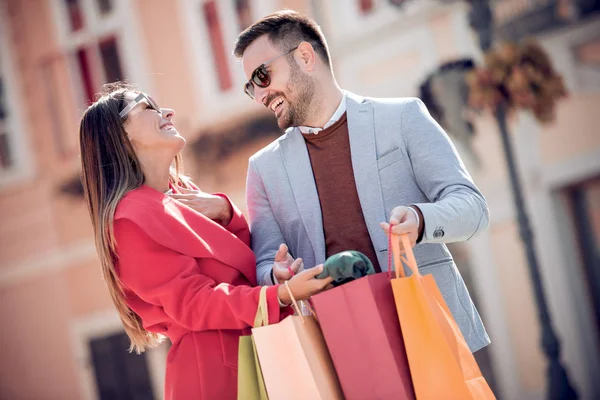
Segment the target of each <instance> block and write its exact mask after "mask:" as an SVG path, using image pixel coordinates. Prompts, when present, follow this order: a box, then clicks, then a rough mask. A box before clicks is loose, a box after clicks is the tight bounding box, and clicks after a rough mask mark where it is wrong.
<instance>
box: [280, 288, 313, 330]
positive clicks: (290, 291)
mask: <svg viewBox="0 0 600 400" xmlns="http://www.w3.org/2000/svg"><path fill="white" fill-rule="evenodd" d="M284 284H285V288H286V289H287V292H288V294H289V295H290V299H291V300H292V305H293V307H294V309H295V310H296V312H297V313H298V315H299V316H300V317H301V318H302V322H304V315H302V311H300V307H299V306H298V302H296V298H295V297H294V295H293V294H292V290H291V289H290V286H289V285H288V281H285V282H284ZM303 303H304V304H305V305H306V308H308V310H309V311H310V313H311V314H312V315H313V317H315V319H317V314H315V311H314V310H313V308H312V306H311V305H310V302H308V301H304V302H303Z"/></svg>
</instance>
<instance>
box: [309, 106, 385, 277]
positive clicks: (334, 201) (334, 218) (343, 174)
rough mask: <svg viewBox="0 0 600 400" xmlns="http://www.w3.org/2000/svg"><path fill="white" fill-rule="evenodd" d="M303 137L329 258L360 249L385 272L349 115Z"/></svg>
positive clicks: (379, 269)
mask: <svg viewBox="0 0 600 400" xmlns="http://www.w3.org/2000/svg"><path fill="white" fill-rule="evenodd" d="M303 136H304V140H305V141H306V147H307V149H308V154H309V156H310V162H311V164H312V170H313V175H314V177H315V183H316V185H317V192H318V193H319V202H320V203H321V212H322V214H323V231H324V233H325V249H326V250H325V251H326V254H327V257H330V256H332V255H334V254H336V253H339V252H341V251H346V250H357V251H360V252H361V253H363V254H365V255H366V256H367V257H368V258H369V260H371V262H372V263H373V266H374V267H375V270H376V271H377V272H381V268H380V266H379V262H378V261H377V254H376V253H375V250H374V248H373V243H372V242H371V237H370V236H369V231H368V230H367V225H366V223H365V218H364V216H363V213H362V209H361V207H360V201H359V199H358V193H357V191H356V183H355V181H354V171H353V169H352V159H351V156H350V138H349V137H348V120H347V119H346V114H345V113H344V115H342V117H341V118H340V119H339V121H337V122H336V123H335V124H333V125H332V126H330V127H328V128H327V129H324V130H322V131H320V132H319V133H318V134H316V135H315V134H304V135H303Z"/></svg>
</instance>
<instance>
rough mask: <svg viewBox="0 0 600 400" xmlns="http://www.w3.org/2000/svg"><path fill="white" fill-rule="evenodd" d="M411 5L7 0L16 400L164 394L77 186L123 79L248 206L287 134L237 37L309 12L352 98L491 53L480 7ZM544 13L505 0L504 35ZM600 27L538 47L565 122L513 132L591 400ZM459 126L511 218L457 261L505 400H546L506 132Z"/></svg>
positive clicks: (406, 91) (9, 319) (3, 194)
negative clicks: (236, 54) (257, 173)
mask: <svg viewBox="0 0 600 400" xmlns="http://www.w3.org/2000/svg"><path fill="white" fill-rule="evenodd" d="M405 3H406V4H405V6H404V7H403V8H401V9H397V8H394V7H393V6H391V5H390V4H389V2H388V1H385V0H371V1H364V0H361V1H358V0H329V1H327V2H323V1H307V0H296V1H292V0H289V1H285V0H219V1H216V0H173V1H164V0H118V1H117V0H0V221H1V223H0V323H1V327H0V329H1V331H0V398H2V399H11V400H12V399H61V400H62V399H117V398H127V399H131V398H140V399H142V398H143V399H147V398H152V397H154V398H160V397H161V395H162V381H163V374H164V358H165V354H166V349H167V345H164V346H162V347H160V348H157V349H155V350H152V351H149V352H148V353H145V354H144V355H142V356H134V355H129V354H128V353H126V351H125V349H126V347H127V346H128V344H127V341H126V338H125V337H124V336H123V330H122V328H121V325H120V323H119V319H118V317H117V315H116V313H115V312H114V311H113V309H112V305H111V302H110V299H109V296H108V293H107V291H106V289H105V287H104V283H103V281H102V276H101V272H100V269H99V265H98V261H97V256H96V253H95V249H94V245H93V240H92V230H91V224H90V223H89V218H88V215H87V210H86V208H85V204H84V202H83V199H82V193H81V186H80V184H79V181H78V168H79V161H78V143H77V140H78V139H77V137H78V132H77V126H78V120H79V116H80V115H81V112H82V111H83V110H84V109H85V107H86V103H87V101H88V100H89V99H90V98H93V95H94V93H95V92H97V91H98V90H99V88H100V86H101V85H102V84H103V83H104V82H107V81H113V80H116V79H127V80H129V81H131V82H134V83H136V84H138V85H139V86H140V88H141V89H142V90H144V91H147V92H149V93H152V95H153V97H155V98H156V99H157V100H158V102H159V103H160V104H163V105H165V106H168V107H171V108H174V109H175V111H176V113H177V116H176V118H175V121H176V123H177V125H178V127H179V129H180V131H181V132H182V133H183V134H184V135H185V136H186V137H187V139H188V146H187V148H186V151H185V158H186V166H187V171H188V173H189V174H190V175H192V177H193V178H194V180H195V181H196V182H197V183H199V184H200V185H201V186H202V188H203V189H204V190H205V191H225V192H227V193H229V194H230V195H231V197H232V198H233V200H234V201H235V202H237V204H238V205H239V206H240V207H241V208H242V209H245V200H244V184H245V173H246V166H247V159H248V157H249V156H250V155H251V154H253V153H254V152H255V151H256V150H258V149H259V148H261V147H262V146H264V145H265V144H267V143H268V142H270V141H271V140H273V139H274V138H275V137H277V136H278V135H279V134H280V133H279V131H278V129H277V126H276V125H275V123H274V121H273V119H272V117H271V116H270V114H269V113H267V112H266V110H262V107H259V106H258V105H256V104H255V103H252V102H250V101H249V100H248V99H247V98H246V96H245V95H244V94H243V92H242V90H241V88H242V85H243V82H244V80H245V79H244V77H243V74H242V72H241V68H240V66H239V65H238V64H237V63H236V61H235V60H234V59H233V57H232V56H231V48H232V45H233V42H234V40H235V37H236V35H237V34H238V33H239V32H240V30H241V29H243V28H245V27H246V26H247V25H249V24H250V23H251V22H252V21H253V20H256V19H258V18H260V17H261V16H263V15H266V14H268V13H270V12H272V11H275V10H277V9H280V8H283V7H289V8H293V9H296V10H299V11H306V12H308V13H309V14H311V15H312V16H314V17H315V18H316V19H317V20H318V21H319V22H320V23H321V24H322V27H323V29H324V31H325V34H326V35H327V37H328V39H329V44H330V47H331V51H332V55H333V62H334V69H335V72H336V76H337V78H338V81H339V83H340V85H342V87H344V88H345V89H348V90H352V91H356V92H358V93H360V94H364V95H369V96H419V95H420V92H419V86H420V85H421V84H422V83H423V82H424V80H425V79H426V78H427V76H428V75H429V74H430V73H431V72H432V71H434V70H436V68H437V67H438V66H439V65H441V64H442V63H444V62H447V61H451V60H455V59H459V58H473V59H475V60H480V59H481V54H480V52H479V51H478V48H477V46H476V43H475V40H474V37H473V34H472V31H471V30H470V28H469V26H468V21H467V12H468V9H467V6H466V5H464V4H462V3H456V4H449V3H446V2H435V1H425V0H418V1H412V2H411V1H407V2H405ZM526 3H527V4H528V5H527V4H526ZM538 3H539V4H542V3H543V4H554V3H556V2H553V1H535V2H525V1H515V0H511V1H505V2H502V3H499V4H498V8H497V10H496V17H497V19H498V22H499V23H500V24H502V23H506V22H510V21H511V20H513V19H515V18H517V17H519V16H520V15H521V14H523V13H524V12H526V11H527V7H532V5H533V7H535V6H536V5H539V4H538ZM540 7H541V6H540ZM599 22H600V19H599V18H598V16H597V14H592V15H591V16H587V17H586V18H583V19H582V20H581V21H578V22H577V23H570V24H565V25H564V26H563V27H560V28H556V27H555V28H552V29H548V30H545V31H543V32H541V31H540V32H539V33H538V34H537V36H538V38H539V40H540V41H541V43H542V44H543V46H544V47H545V48H546V49H547V50H548V52H549V53H550V55H551V57H552V58H553V60H554V62H555V64H556V67H557V69H558V70H559V71H560V72H561V73H562V74H563V75H564V76H565V79H566V82H567V85H568V87H569V90H570V97H569V98H568V99H567V100H565V101H564V102H563V103H561V105H560V106H559V110H558V119H557V121H556V123H555V124H553V125H550V126H548V127H544V126H540V125H538V124H537V123H536V122H535V121H534V120H533V119H532V118H531V117H530V116H528V115H518V116H516V117H515V118H513V119H512V120H511V127H510V128H511V131H512V132H513V134H514V143H515V146H516V147H517V151H516V155H517V158H518V163H519V168H520V172H521V175H522V180H523V184H524V186H525V187H526V195H527V204H528V209H529V211H530V214H531V218H532V223H533V225H534V226H533V227H534V230H535V233H536V246H537V249H538V253H539V256H540V262H541V264H542V265H541V266H542V274H543V276H544V278H545V280H546V292H547V295H548V300H549V303H550V309H551V312H552V313H553V317H554V324H555V326H556V328H557V332H558V334H559V335H560V338H561V340H562V344H563V359H564V361H565V364H566V365H567V368H568V370H569V374H570V377H571V379H572V381H573V382H574V384H575V385H577V388H578V390H579V392H580V394H581V395H582V398H589V399H592V398H597V396H600V393H599V392H598V390H599V389H598V385H597V384H596V382H595V381H594V373H595V372H597V371H598V369H599V368H600V366H599V364H598V359H600V357H598V356H599V355H600V352H599V347H600V346H599V336H598V325H599V324H598V321H600V319H599V317H598V316H599V315H600V303H599V301H600V278H599V274H600V265H599V264H598V262H599V259H598V252H599V250H598V249H599V248H600V134H599V131H598V126H600V114H599V113H598V112H597V110H599V109H600V73H599V72H598V71H599V69H598V65H599V63H600V58H599V56H598V55H599V54H600V28H599V27H600V24H599ZM357 27H360V29H358V28H357ZM448 93H452V92H451V91H449V92H448ZM450 99H452V97H451V96H450ZM450 102H452V101H451V100H450ZM446 122H447V125H448V127H447V129H448V131H449V133H450V134H451V135H453V138H454V139H455V142H456V143H457V146H458V147H459V151H460V152H461V153H462V155H463V157H464V159H465V162H466V163H467V164H468V166H469V169H470V171H471V172H472V174H473V175H474V178H475V180H476V181H477V183H478V185H479V186H480V187H481V189H482V190H483V191H484V194H485V195H486V197H487V199H488V201H489V204H490V209H491V214H492V224H491V227H490V229H489V231H488V232H487V233H486V234H484V235H482V236H481V237H478V238H477V239H476V240H473V241H472V242H469V243H468V244H464V245H458V246H454V247H453V249H452V250H453V252H454V254H455V257H456V259H457V262H458V263H459V267H460V268H461V269H462V270H463V273H464V274H465V277H466V278H467V283H468V285H469V288H470V290H471V291H472V292H473V293H474V295H475V297H476V301H477V303H478V307H479V308H480V311H481V312H482V316H483V318H484V322H485V323H486V325H487V326H488V328H489V332H490V335H491V338H492V342H493V344H492V345H491V346H490V347H489V349H487V350H486V351H485V352H483V353H481V354H478V357H479V359H480V363H481V365H482V368H483V369H484V370H485V371H486V374H488V376H489V378H490V380H491V381H493V383H494V385H495V387H496V389H497V391H498V393H499V395H500V396H501V398H504V399H538V398H542V397H544V390H545V372H544V371H545V360H544V358H543V357H542V353H541V350H540V345H539V335H540V328H539V324H538V321H537V318H536V314H535V313H536V308H535V304H534V299H533V295H532V292H531V286H530V281H529V278H528V274H527V267H526V263H525V258H524V255H523V251H522V247H521V245H520V242H519V238H518V232H517V228H518V226H517V224H516V217H515V212H514V209H513V207H512V202H511V197H510V196H511V193H510V190H509V185H508V181H507V178H506V172H505V166H504V161H503V158H502V152H501V148H500V143H499V136H498V134H497V133H496V128H495V126H494V124H493V121H492V120H491V119H490V118H488V117H485V116H484V117H481V118H479V119H478V120H477V121H476V124H475V125H476V134H475V135H473V136H472V137H469V138H468V140H463V139H464V137H462V136H461V134H462V132H461V131H460V127H457V126H456V125H452V122H448V121H446ZM475 156H476V157H475ZM477 160H478V162H477Z"/></svg>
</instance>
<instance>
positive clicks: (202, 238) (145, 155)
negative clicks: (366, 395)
mask: <svg viewBox="0 0 600 400" xmlns="http://www.w3.org/2000/svg"><path fill="white" fill-rule="evenodd" d="M173 115H174V112H173V110H170V109H166V108H159V107H158V106H157V105H156V103H155V102H154V101H153V100H152V99H151V98H150V97H149V96H147V95H146V94H144V93H140V92H138V91H136V90H134V89H133V87H130V86H125V85H124V84H116V85H111V86H109V87H107V90H106V92H105V94H104V95H103V96H102V97H100V98H99V99H98V100H97V101H96V102H95V103H94V104H92V105H91V106H90V107H89V108H88V109H87V110H86V111H85V113H84V115H83V117H82V119H81V123H80V131H79V134H80V145H81V162H82V170H83V171H82V180H83V186H84V190H85V196H86V201H87V203H88V207H89V211H90V216H91V219H92V224H93V227H94V234H95V238H96V247H97V251H98V254H99V256H100V260H101V264H102V270H103V273H104V278H105V280H106V282H107V284H108V289H109V291H110V294H111V297H112V300H113V302H114V304H115V307H116V308H117V311H118V312H119V315H120V317H121V320H122V322H123V325H124V327H125V331H126V332H127V335H128V336H129V338H130V339H131V348H130V350H135V351H136V352H137V353H140V352H142V351H144V350H145V349H146V348H149V347H152V346H155V345H157V344H159V343H160V341H161V337H163V335H165V336H168V337H169V339H170V340H171V342H172V347H171V349H170V351H169V355H168V358H167V373H166V382H165V399H184V398H185V399H187V398H194V399H229V398H235V397H236V392H237V357H238V354H237V349H238V338H239V336H240V335H243V334H248V333H249V328H250V327H251V326H252V324H253V322H254V317H255V314H256V309H257V305H258V297H259V292H260V288H259V287H253V286H255V285H256V266H255V258H254V254H253V253H252V251H251V250H250V248H249V243H250V232H249V230H248V225H247V223H246V221H245V219H244V217H243V215H242V213H241V212H240V211H239V210H238V209H237V207H236V206H235V205H234V204H233V203H232V202H231V201H230V200H229V199H228V198H227V197H226V196H225V195H221V194H219V195H207V194H202V193H200V192H199V191H198V190H197V188H196V187H195V186H194V185H193V184H192V183H191V182H190V180H189V179H188V178H186V177H185V176H183V174H182V168H181V167H182V164H181V156H180V154H179V153H180V151H181V150H182V149H183V147H184V146H185V139H184V138H183V137H181V136H180V135H179V133H178V132H177V130H176V128H175V125H174V124H173ZM167 194H174V197H178V196H177V194H179V196H181V195H182V194H186V195H187V196H188V197H189V195H190V194H196V195H197V196H198V198H200V199H201V200H202V201H201V203H202V207H199V208H200V209H201V211H202V212H198V211H196V210H194V209H192V208H190V207H189V206H188V205H185V204H184V200H182V201H179V200H176V199H174V198H172V197H170V196H169V195H167ZM183 197H186V196H183ZM299 262H300V261H299V260H297V261H296V263H299ZM297 266H298V265H294V266H293V268H296V267H297ZM321 270H322V267H320V268H313V269H311V270H306V271H304V272H302V273H299V274H297V275H296V276H295V277H294V278H292V279H291V280H290V281H289V282H288V283H289V287H290V289H291V291H292V292H293V294H294V296H295V297H296V298H297V299H306V298H308V297H310V296H311V295H312V294H315V293H318V292H319V291H321V290H322V289H324V288H325V286H326V285H328V284H329V283H330V282H331V279H313V277H314V276H315V275H317V274H318V273H319V272H320V271H321ZM267 299H268V310H269V321H272V322H276V321H280V320H281V319H282V318H283V317H285V316H287V315H288V314H289V313H290V311H289V308H287V307H285V305H286V304H289V303H290V299H289V295H288V293H287V290H286V289H285V287H283V286H279V285H277V286H273V287H269V288H268V289H267ZM282 306H283V307H282Z"/></svg>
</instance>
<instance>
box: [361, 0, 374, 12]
mask: <svg viewBox="0 0 600 400" xmlns="http://www.w3.org/2000/svg"><path fill="white" fill-rule="evenodd" d="M358 3H359V6H360V11H361V12H362V13H363V14H368V13H370V12H371V11H373V6H374V5H375V4H374V1H373V0H359V1H358Z"/></svg>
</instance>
